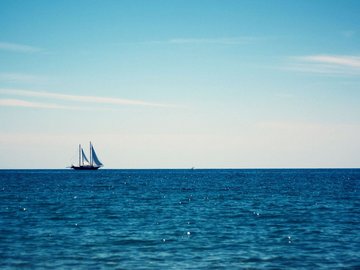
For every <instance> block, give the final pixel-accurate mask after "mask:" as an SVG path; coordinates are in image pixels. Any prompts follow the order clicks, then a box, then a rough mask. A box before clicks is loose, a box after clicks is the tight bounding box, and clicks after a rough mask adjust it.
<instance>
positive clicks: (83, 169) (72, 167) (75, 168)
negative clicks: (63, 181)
mask: <svg viewBox="0 0 360 270" xmlns="http://www.w3.org/2000/svg"><path fill="white" fill-rule="evenodd" d="M70 168H71V169H74V170H76V171H94V170H97V169H99V168H100V167H95V166H71V167H70Z"/></svg>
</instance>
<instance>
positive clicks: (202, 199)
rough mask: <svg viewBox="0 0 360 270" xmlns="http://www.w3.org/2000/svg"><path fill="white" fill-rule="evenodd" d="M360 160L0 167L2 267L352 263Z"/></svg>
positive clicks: (359, 260)
mask: <svg viewBox="0 0 360 270" xmlns="http://www.w3.org/2000/svg"><path fill="white" fill-rule="evenodd" d="M359 195H360V170H359V169H341V170H340V169H331V170H327V169H321V170H287V169H282V170H275V169H274V170H265V169H264V170H99V171H91V172H85V171H71V170H2V171H0V202H1V205H0V264H1V269H19V268H20V269H29V268H31V269H341V268H343V269H360V198H359Z"/></svg>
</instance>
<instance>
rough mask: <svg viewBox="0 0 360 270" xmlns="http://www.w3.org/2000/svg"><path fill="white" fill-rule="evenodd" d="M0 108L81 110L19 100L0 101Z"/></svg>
mask: <svg viewBox="0 0 360 270" xmlns="http://www.w3.org/2000/svg"><path fill="white" fill-rule="evenodd" d="M0 106H7V107H27V108H40V109H66V110H81V109H83V108H79V107H70V106H63V105H58V104H51V103H39V102H31V101H26V100H21V99H0Z"/></svg>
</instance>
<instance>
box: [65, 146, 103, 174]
mask: <svg viewBox="0 0 360 270" xmlns="http://www.w3.org/2000/svg"><path fill="white" fill-rule="evenodd" d="M102 166H103V164H102V163H101V162H100V160H99V158H98V157H97V155H96V153H95V149H94V146H93V145H92V143H91V142H90V161H89V160H88V159H87V157H86V155H85V152H84V149H83V148H82V147H81V144H79V165H74V164H72V165H71V167H70V168H71V169H74V170H97V169H99V168H100V167H102Z"/></svg>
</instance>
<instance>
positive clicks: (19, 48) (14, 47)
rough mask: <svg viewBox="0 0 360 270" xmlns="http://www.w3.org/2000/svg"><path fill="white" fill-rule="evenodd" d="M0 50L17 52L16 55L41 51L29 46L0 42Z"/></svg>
mask: <svg viewBox="0 0 360 270" xmlns="http://www.w3.org/2000/svg"><path fill="white" fill-rule="evenodd" d="M0 50H4V51H11V52H18V53H35V52H40V51H42V50H41V49H40V48H37V47H33V46H29V45H24V44H17V43H10V42H1V41H0Z"/></svg>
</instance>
